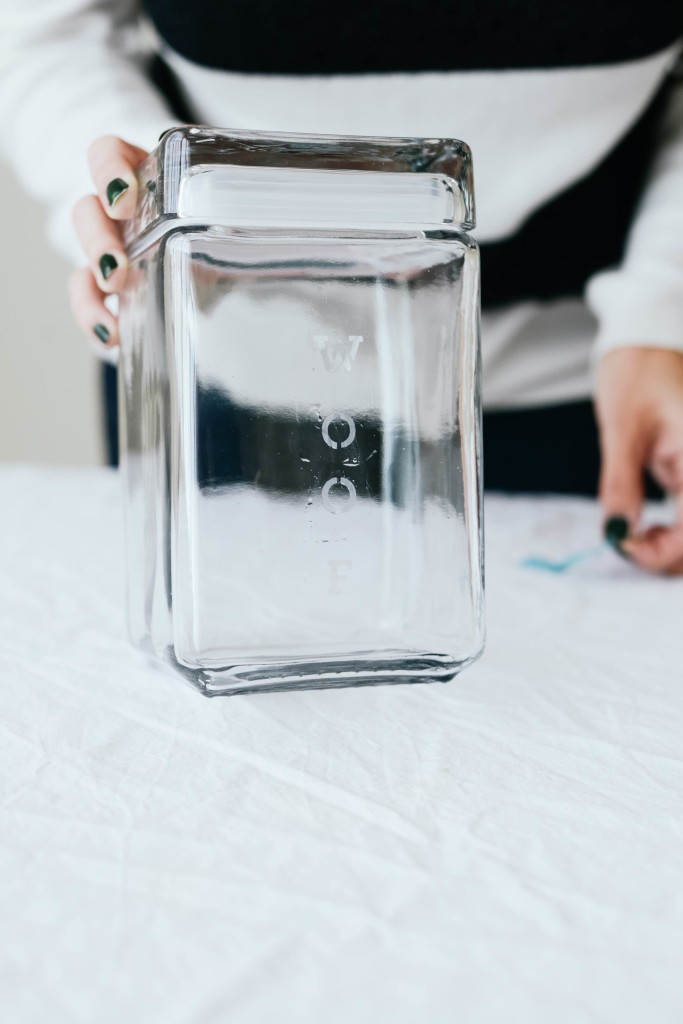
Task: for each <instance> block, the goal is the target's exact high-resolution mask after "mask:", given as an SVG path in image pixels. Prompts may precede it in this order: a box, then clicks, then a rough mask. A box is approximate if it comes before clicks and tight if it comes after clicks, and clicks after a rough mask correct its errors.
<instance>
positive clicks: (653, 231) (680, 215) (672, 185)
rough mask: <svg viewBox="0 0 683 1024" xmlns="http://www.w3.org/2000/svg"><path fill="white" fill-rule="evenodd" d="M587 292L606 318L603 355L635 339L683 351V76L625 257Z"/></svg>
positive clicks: (601, 331) (598, 350) (599, 346)
mask: <svg viewBox="0 0 683 1024" xmlns="http://www.w3.org/2000/svg"><path fill="white" fill-rule="evenodd" d="M624 174H628V167H624ZM586 298H587V301H588V305H589V306H590V307H591V309H592V310H593V312H594V313H595V315H596V316H597V318H598V325H599V326H598V335H597V341H596V347H595V354H596V356H600V355H602V354H603V353H604V352H607V351H609V350H610V349H613V348H618V347H620V346H634V345H646V346H652V347H660V348H673V349H678V350H679V351H681V352H683V78H679V79H678V81H677V82H676V84H675V86H674V88H673V90H672V95H671V96H670V99H669V102H668V105H667V108H666V111H665V114H664V117H663V120H662V123H661V131H660V145H659V148H658V150H657V153H656V155H655V161H654V165H653V168H652V171H651V173H650V176H649V178H648V182H647V185H646V188H645V192H644V195H643V197H642V200H641V202H640V204H639V208H638V211H637V213H636V217H635V219H634V221H633V224H632V226H631V230H630V232H629V237H628V240H627V244H626V251H625V255H624V259H623V262H622V264H621V266H620V267H618V268H616V269H612V270H607V271H604V272H602V273H600V274H596V275H595V276H594V277H593V278H592V279H591V280H590V281H589V282H588V286H587V290H586Z"/></svg>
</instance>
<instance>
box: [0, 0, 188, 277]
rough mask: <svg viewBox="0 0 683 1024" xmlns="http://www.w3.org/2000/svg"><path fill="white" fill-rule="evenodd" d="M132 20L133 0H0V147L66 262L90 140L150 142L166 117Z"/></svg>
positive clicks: (72, 248) (75, 253)
mask: <svg viewBox="0 0 683 1024" xmlns="http://www.w3.org/2000/svg"><path fill="white" fill-rule="evenodd" d="M137 17H138V15H137V7H136V4H135V2H134V0H0V112H1V113H0V151H1V152H2V155H3V156H4V157H5V158H6V160H7V161H8V162H9V163H10V165H11V166H12V167H13V168H14V171H15V172H16V174H17V176H18V178H19V180H20V181H21V183H22V184H23V185H24V187H25V188H26V190H27V191H28V192H29V193H31V194H32V195H33V196H35V197H36V198H38V199H41V200H43V201H44V202H46V203H47V204H48V205H49V221H48V234H49V236H50V239H51V241H52V242H53V243H54V244H55V245H56V247H57V248H58V249H60V250H61V251H62V252H63V253H64V254H65V255H66V256H67V257H68V258H69V259H71V260H73V261H74V262H79V263H80V262H84V257H83V255H82V253H81V250H80V247H79V245H78V242H77V240H76V238H75V233H74V231H73V228H72V225H71V208H72V206H73V204H74V202H75V201H76V199H78V198H79V196H82V195H84V194H85V193H87V192H92V191H93V190H94V186H93V183H92V180H91V178H90V175H89V173H88V169H87V162H86V155H87V149H88V146H89V145H90V143H91V142H92V141H93V140H94V139H96V138H97V137H98V136H100V135H109V134H112V135H119V136H121V137H122V138H124V139H126V140H127V141H129V142H132V143H133V144H135V145H137V146H141V147H142V148H143V149H151V148H152V147H153V146H154V145H155V144H156V141H157V139H158V137H159V134H160V133H161V132H162V131H164V130H165V129H166V128H168V127H169V126H170V125H172V124H173V123H174V118H173V115H172V114H171V112H170V110H169V109H168V107H167V105H166V103H165V102H164V100H163V98H162V97H161V96H160V94H159V93H158V92H157V91H156V89H155V88H154V87H153V86H152V84H151V83H150V82H148V81H147V79H146V77H145V74H144V72H143V70H142V61H143V54H142V50H141V45H140V41H141V38H142V36H141V33H140V32H139V26H138V20H137Z"/></svg>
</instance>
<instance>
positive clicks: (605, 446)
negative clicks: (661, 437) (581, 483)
mask: <svg viewBox="0 0 683 1024" xmlns="http://www.w3.org/2000/svg"><path fill="white" fill-rule="evenodd" d="M600 447H601V451H602V465H601V470H600V504H601V505H602V510H603V516H604V524H605V526H604V529H605V537H606V538H607V540H608V541H610V543H611V544H614V545H615V546H618V545H619V543H620V542H621V541H622V540H624V539H625V538H626V537H627V536H628V534H629V533H631V532H632V531H633V530H634V529H635V528H636V526H637V524H638V520H639V519H640V512H641V509H642V505H643V496H644V483H643V471H644V467H645V452H644V449H643V445H642V444H641V443H640V440H639V436H638V433H637V432H636V431H634V430H633V428H631V429H629V428H628V426H627V425H625V424H619V425H615V426H611V425H610V426H609V427H603V429H602V431H601V437H600Z"/></svg>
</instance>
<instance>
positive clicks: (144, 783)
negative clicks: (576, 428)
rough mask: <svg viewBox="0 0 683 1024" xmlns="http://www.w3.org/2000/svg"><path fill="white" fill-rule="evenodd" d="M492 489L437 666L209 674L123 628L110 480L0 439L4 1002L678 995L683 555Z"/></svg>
mask: <svg viewBox="0 0 683 1024" xmlns="http://www.w3.org/2000/svg"><path fill="white" fill-rule="evenodd" d="M599 521H600V516H599V511H598V508H597V506H596V505H595V504H594V503H592V502H587V501H581V500H578V499H574V500H570V499H567V500H564V499H547V500H536V501H531V500H527V499H514V498H503V497H491V498H490V499H489V501H488V504H487V594H488V635H489V641H488V647H487V651H486V653H485V655H484V657H483V659H482V660H481V661H480V662H478V663H477V664H476V665H474V666H472V667H471V668H469V669H468V670H466V671H465V672H464V673H463V674H462V675H461V676H460V677H459V678H458V679H457V680H456V681H455V682H453V683H450V684H447V685H440V684H436V685H432V686H426V685H422V686H395V687H376V688H367V689H350V690H330V691H308V692H302V693H286V694H260V695H256V696H249V697H229V698H217V699H215V700H211V701H209V700H206V699H204V698H202V697H201V696H200V695H199V694H197V693H196V692H194V691H193V690H192V689H191V688H190V687H188V686H187V685H186V684H185V683H183V682H182V681H181V680H180V679H179V678H177V677H174V676H173V675H171V674H170V673H169V672H168V670H166V669H164V668H162V667H160V666H158V665H156V664H154V663H152V662H150V661H149V660H148V659H147V657H146V656H145V655H143V654H142V653H140V652H139V651H137V650H135V649H133V648H132V647H130V646H129V644H128V642H127V639H126V637H125V632H124V616H123V578H124V577H123V554H122V529H121V509H120V500H119V489H118V481H117V479H116V477H115V475H114V473H113V472H111V471H106V470H84V471H81V470H48V469H43V468H32V467H4V468H3V469H2V470H1V471H0V527H1V529H0V623H1V625H0V629H1V636H0V702H1V707H0V932H1V935H2V952H1V953H0V991H1V992H2V1005H3V1010H2V1016H3V1019H4V1020H6V1021H8V1022H10V1021H11V1022H12V1024H29V1022H30V1024H33V1022H34V1021H35V1022H36V1024H38V1022H40V1024H44V1022H45V1021H48V1020H49V1021H50V1022H51V1024H61V1022H65V1024H66V1022H68V1024H80V1022H84V1024H85V1022H87V1024H93V1022H97V1024H121V1022H123V1021H129V1022H133V1024H135V1022H145V1024H147V1022H150V1024H154V1022H157V1021H159V1022H161V1021H163V1022H164V1024H214V1022H224V1021H225V1022H227V1021H229V1022H231V1024H271V1022H273V1021H281V1022H285V1024H289V1022H293V1024H299V1022H309V1021H310V1022H315V1024H322V1022H325V1024H347V1022H349V1021H353V1022H354V1024H365V1022H368V1024H370V1022H372V1024H375V1022H380V1024H383V1022H385V1021H387V1022H388V1021H391V1022H392V1024H462V1022H464V1024H470V1022H471V1024H480V1022H482V1024H484V1022H485V1024H488V1022H492V1024H499V1022H501V1021H505V1022H506V1024H509V1022H517V1021H519V1022H521V1024H536V1022H538V1024H548V1022H550V1021H552V1022H553V1024H564V1022H567V1024H569V1022H572V1024H574V1022H581V1024H586V1022H589V1024H590V1022H605V1024H614V1022H615V1021H619V1022H620V1024H627V1022H634V1024H636V1022H637V1024H642V1022H643V1021H653V1022H654V1021H656V1022H657V1024H669V1022H671V1024H674V1022H676V1024H678V1022H679V1021H680V1020H681V1019H682V1016H683V971H682V970H681V956H682V955H681V949H682V940H683V895H682V894H683V752H682V743H683V657H682V653H683V581H681V580H674V579H663V578H654V577H650V576H647V575H645V574H642V573H640V572H638V571H637V570H636V569H634V568H633V567H632V566H631V565H629V564H628V563H627V562H625V561H622V560H620V559H619V558H618V557H617V556H616V555H614V554H613V553H611V552H609V551H607V552H604V553H603V554H601V555H599V556H598V557H596V558H595V559H593V560H590V561H588V562H587V563H585V564H583V565H581V566H578V567H576V568H575V569H573V570H572V571H571V572H568V573H566V574H564V575H550V574H543V573H540V572H534V571H533V570H530V569H528V568H524V567H523V566H522V564H521V563H522V562H523V560H524V559H525V558H528V557H530V556H539V557H548V558H556V557H563V555H566V553H567V552H570V551H572V550H580V549H582V548H588V547H590V546H591V545H593V544H594V543H596V539H597V538H598V536H599V534H598V531H599Z"/></svg>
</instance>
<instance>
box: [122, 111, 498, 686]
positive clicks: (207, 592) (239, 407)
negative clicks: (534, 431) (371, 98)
mask: <svg viewBox="0 0 683 1024" xmlns="http://www.w3.org/2000/svg"><path fill="white" fill-rule="evenodd" d="M139 183H140V189H139V201H138V208H137V211H136V216H135V218H134V219H133V220H132V221H131V222H130V223H129V225H128V233H127V246H128V252H129V259H130V272H129V277H128V283H127V286H126V291H125V293H124V295H123V296H122V304H121V355H120V361H119V404H120V431H121V438H120V441H121V444H120V448H121V472H122V478H123V485H124V491H125V514H126V542H127V579H128V621H129V631H130V635H131V637H132V639H133V641H134V642H135V643H136V644H138V645H140V646H142V647H144V648H147V649H148V650H149V651H151V652H153V653H154V654H155V655H156V656H158V657H160V658H162V659H163V660H164V661H166V662H167V663H169V664H170V665H171V666H173V667H174V668H175V669H176V670H178V671H179V672H180V673H181V674H182V675H184V676H185V677H186V678H188V679H189V680H190V681H191V682H193V683H194V684H195V685H196V686H197V687H198V688H199V689H200V690H201V691H202V692H204V693H205V694H207V695H214V694H229V693H244V692H251V691H256V690H275V689H292V688H303V687H325V686H355V685H361V684H373V683H398V682H416V681H430V680H443V681H445V680H449V679H451V678H453V676H455V674H456V673H457V672H459V671H460V670H461V669H462V668H463V667H464V666H465V665H467V664H468V663H469V662H471V661H472V660H473V659H474V658H476V657H477V656H478V654H479V653H480V652H481V649H482V645H483V578H482V532H481V509H480V506H481V459H480V388H479V335H478V318H479V261H478V251H477V247H476V245H475V243H474V242H473V241H472V239H471V238H470V237H469V236H468V234H467V232H468V231H469V230H470V229H471V228H472V227H473V225H474V210H473V194H472V166H471V156H470V151H469V149H468V148H467V146H466V145H464V144H463V143H462V142H458V141H455V140H449V139H382V138H352V137H335V136H305V135H270V134H264V133H248V132H243V131H218V130H214V129H208V128H179V129H174V130H172V131H170V132H168V133H167V134H166V135H164V136H163V137H162V139H161V141H160V143H159V145H158V147H157V149H156V150H155V152H154V153H152V154H151V156H150V157H149V158H148V159H147V160H146V161H145V163H144V164H143V165H142V167H141V169H140V172H139Z"/></svg>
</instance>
